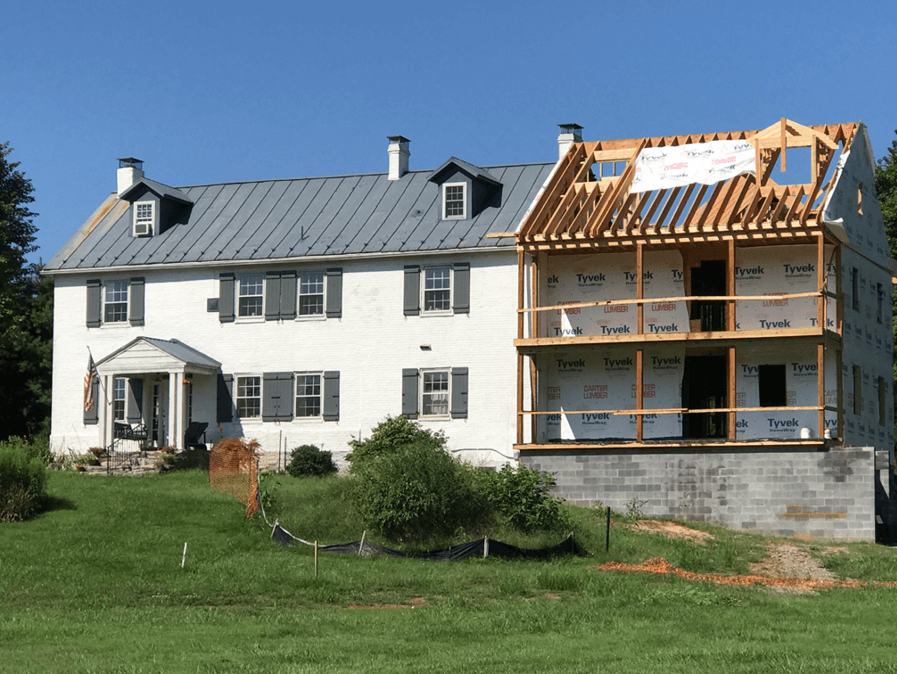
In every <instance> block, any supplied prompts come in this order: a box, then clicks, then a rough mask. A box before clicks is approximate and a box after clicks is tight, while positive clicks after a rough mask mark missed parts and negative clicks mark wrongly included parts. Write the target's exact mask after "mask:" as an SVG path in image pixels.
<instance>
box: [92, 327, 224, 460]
mask: <svg viewBox="0 0 897 674" xmlns="http://www.w3.org/2000/svg"><path fill="white" fill-rule="evenodd" d="M96 369H97V374H98V377H99V381H100V385H99V388H100V391H101V395H100V396H99V399H98V404H97V425H98V427H99V433H98V435H99V438H98V439H99V441H100V445H101V446H102V447H105V448H113V446H114V451H116V452H123V453H137V452H142V451H147V450H152V449H161V448H163V447H172V448H184V447H186V446H187V445H189V444H196V443H197V438H196V437H187V436H188V435H190V434H188V430H190V431H195V430H196V428H197V425H196V422H200V425H201V424H203V423H204V424H206V425H210V424H211V422H213V421H214V410H215V404H216V397H217V377H218V375H219V374H220V372H221V363H219V362H218V361H216V360H214V359H212V358H210V357H209V356H206V355H205V354H203V353H201V352H199V351H197V350H196V349H193V348H192V347H189V346H187V345H186V344H184V343H182V342H179V341H178V340H164V339H155V338H150V337H138V338H136V339H134V340H132V341H131V342H129V343H128V344H126V345H124V346H123V347H121V348H120V349H118V350H116V351H114V352H113V353H111V354H109V355H108V356H106V357H105V358H102V359H101V360H99V361H98V362H97V363H96ZM191 423H193V426H192V427H191ZM193 435H195V433H193Z"/></svg>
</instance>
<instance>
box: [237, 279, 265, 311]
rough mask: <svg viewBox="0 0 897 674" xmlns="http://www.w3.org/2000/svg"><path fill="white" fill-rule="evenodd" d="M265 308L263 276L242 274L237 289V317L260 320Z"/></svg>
mask: <svg viewBox="0 0 897 674" xmlns="http://www.w3.org/2000/svg"><path fill="white" fill-rule="evenodd" d="M264 307H265V275H264V274H244V275H242V276H240V282H239V284H238V287H237V315H238V316H239V317H240V318H256V317H258V318H262V317H264Z"/></svg>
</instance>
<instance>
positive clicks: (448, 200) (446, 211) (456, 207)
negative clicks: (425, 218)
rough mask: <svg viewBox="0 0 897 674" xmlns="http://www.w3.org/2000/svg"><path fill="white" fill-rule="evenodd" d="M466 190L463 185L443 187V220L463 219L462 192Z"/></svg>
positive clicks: (465, 186)
mask: <svg viewBox="0 0 897 674" xmlns="http://www.w3.org/2000/svg"><path fill="white" fill-rule="evenodd" d="M466 188H467V185H466V184H465V183H460V184H455V185H444V186H443V188H442V189H443V193H442V194H443V204H442V205H443V219H444V220H449V219H452V218H460V219H464V218H465V217H466V215H465V212H464V192H465V190H466Z"/></svg>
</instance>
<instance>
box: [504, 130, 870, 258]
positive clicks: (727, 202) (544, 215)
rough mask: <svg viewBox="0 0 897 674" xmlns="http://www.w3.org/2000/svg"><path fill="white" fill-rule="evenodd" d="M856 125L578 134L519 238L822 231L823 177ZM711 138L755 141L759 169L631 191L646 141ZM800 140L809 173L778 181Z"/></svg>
mask: <svg viewBox="0 0 897 674" xmlns="http://www.w3.org/2000/svg"><path fill="white" fill-rule="evenodd" d="M857 128H858V124H827V125H821V126H812V127H808V126H803V125H801V124H798V123H797V122H794V121H791V120H788V119H785V118H782V119H781V120H780V121H778V122H776V123H775V124H773V125H771V126H769V127H767V128H766V129H761V130H757V131H733V132H726V133H713V134H697V135H685V136H661V137H654V138H636V139H627V140H614V141H595V142H585V143H574V144H573V145H572V146H571V148H570V149H569V150H568V152H567V154H566V155H565V156H564V158H563V159H562V160H561V161H560V162H559V164H558V167H557V170H556V171H555V174H554V177H553V178H552V180H551V181H550V182H549V184H548V185H547V187H546V189H545V191H544V193H543V194H542V196H541V198H540V199H539V200H538V202H537V203H536V205H535V206H534V208H533V210H532V212H531V213H530V215H529V217H528V218H527V219H526V220H525V221H524V222H523V223H522V225H521V227H520V228H519V231H518V233H517V242H518V245H520V246H521V247H522V248H525V249H555V250H557V249H564V248H568V249H569V248H575V249H582V248H591V247H596V246H597V247H617V246H629V245H634V244H636V243H637V242H643V243H644V244H646V245H648V246H653V245H663V244H682V243H702V242H711V241H723V240H728V239H734V240H746V239H761V240H771V241H785V240H793V239H794V238H799V237H806V236H813V235H818V233H819V231H820V230H821V229H822V223H821V217H820V216H821V210H822V206H823V204H824V203H825V197H826V196H827V194H828V193H829V191H830V190H831V189H832V187H833V184H834V180H830V181H829V182H828V183H827V184H823V180H824V179H825V176H826V174H827V172H828V170H829V167H830V165H831V161H832V158H833V157H834V155H835V151H836V150H837V148H838V146H839V144H841V145H842V147H843V149H844V150H847V149H849V146H850V142H851V141H852V139H853V137H854V134H855V133H856V130H857ZM714 140H744V141H746V142H748V143H751V144H752V145H753V146H754V147H755V149H756V154H757V161H758V169H757V175H750V174H743V175H739V176H736V177H734V178H731V179H730V180H726V181H722V182H719V183H716V184H715V185H695V184H690V185H687V186H683V187H674V188H670V189H659V190H654V191H649V192H644V193H633V192H631V191H630V188H631V185H632V181H633V179H634V176H635V163H636V160H637V158H638V156H639V153H640V152H641V151H642V150H643V149H645V148H654V147H664V146H678V145H684V144H694V143H706V142H710V141H714ZM794 147H809V148H810V150H811V172H812V175H811V182H809V183H805V184H799V185H779V184H777V183H776V182H775V181H773V180H772V179H771V177H770V176H771V174H772V171H773V169H774V167H775V165H776V163H777V161H779V159H780V157H781V159H782V165H783V166H782V167H783V168H785V166H787V163H786V158H785V156H782V155H783V153H787V149H788V148H794ZM618 163H624V167H623V169H622V171H620V172H619V173H617V171H613V172H612V174H611V175H605V171H604V168H605V167H606V166H609V165H611V164H613V165H614V166H616V165H617V164H618ZM705 197H706V199H705Z"/></svg>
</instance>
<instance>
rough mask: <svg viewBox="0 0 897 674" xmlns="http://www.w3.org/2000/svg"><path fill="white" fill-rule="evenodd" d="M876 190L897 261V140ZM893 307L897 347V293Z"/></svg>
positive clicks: (878, 173)
mask: <svg viewBox="0 0 897 674" xmlns="http://www.w3.org/2000/svg"><path fill="white" fill-rule="evenodd" d="M894 133H897V131H895V132H894ZM875 190H876V191H877V192H878V201H879V203H880V204H881V217H882V220H883V221H884V225H885V232H886V233H887V235H888V244H889V245H890V248H891V257H892V258H895V259H897V140H895V141H891V147H890V148H889V149H888V153H887V154H886V155H885V156H884V157H882V158H881V159H879V160H878V166H877V167H876V170H875ZM891 306H892V307H893V310H894V311H893V318H892V332H893V335H894V346H895V347H897V291H894V292H893V293H892V294H891ZM891 390H892V392H894V394H895V396H897V363H895V364H894V388H892V389H891Z"/></svg>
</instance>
